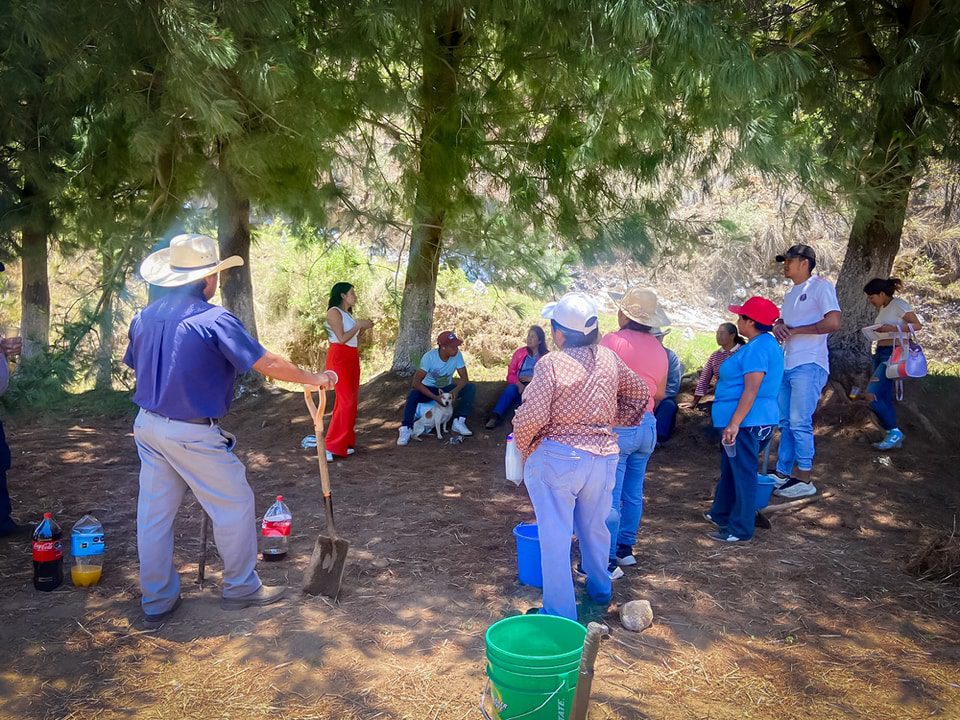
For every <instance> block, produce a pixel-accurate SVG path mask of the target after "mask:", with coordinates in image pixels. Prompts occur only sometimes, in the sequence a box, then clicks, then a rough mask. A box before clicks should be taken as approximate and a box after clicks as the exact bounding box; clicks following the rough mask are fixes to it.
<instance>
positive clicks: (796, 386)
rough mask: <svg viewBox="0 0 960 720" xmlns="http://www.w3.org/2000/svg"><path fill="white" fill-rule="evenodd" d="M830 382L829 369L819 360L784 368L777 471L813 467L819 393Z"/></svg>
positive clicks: (780, 400) (784, 473)
mask: <svg viewBox="0 0 960 720" xmlns="http://www.w3.org/2000/svg"><path fill="white" fill-rule="evenodd" d="M826 384H827V371H826V370H824V369H823V368H822V367H820V366H819V365H817V364H816V363H805V364H803V365H797V367H795V368H790V369H789V370H784V372H783V382H781V383H780V396H779V398H778V401H779V404H780V447H779V449H778V450H777V472H779V473H781V474H783V475H790V474H792V473H793V466H794V465H796V466H797V468H798V469H800V470H812V469H813V456H814V447H813V413H814V412H815V411H816V409H817V405H818V404H819V403H820V393H821V392H823V386H824V385H826Z"/></svg>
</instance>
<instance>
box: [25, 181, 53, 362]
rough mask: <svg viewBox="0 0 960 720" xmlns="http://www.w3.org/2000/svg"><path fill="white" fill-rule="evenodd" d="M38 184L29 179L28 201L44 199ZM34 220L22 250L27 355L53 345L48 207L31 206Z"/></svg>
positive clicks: (36, 353) (26, 201) (26, 188)
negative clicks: (38, 189)
mask: <svg viewBox="0 0 960 720" xmlns="http://www.w3.org/2000/svg"><path fill="white" fill-rule="evenodd" d="M38 196H39V193H38V192H37V189H36V187H35V186H34V185H33V184H32V183H30V182H29V181H28V182H27V183H26V185H25V187H24V190H23V199H24V202H25V203H26V204H29V203H31V202H37V203H44V205H45V201H43V200H40V199H38ZM31 214H32V216H33V218H36V219H34V220H31V222H30V223H29V224H28V225H27V226H26V227H25V228H24V229H23V233H22V247H21V251H20V259H21V265H20V272H21V278H22V283H21V290H20V308H21V311H20V312H21V318H20V335H21V336H23V340H24V341H23V356H24V357H25V358H30V357H33V356H35V355H38V354H40V353H43V352H46V351H47V350H49V349H50V280H49V278H48V276H47V262H48V255H49V253H48V247H47V241H48V234H49V233H48V229H47V223H46V222H45V221H44V219H43V218H46V217H47V216H48V213H47V209H46V207H44V208H34V209H32V210H31Z"/></svg>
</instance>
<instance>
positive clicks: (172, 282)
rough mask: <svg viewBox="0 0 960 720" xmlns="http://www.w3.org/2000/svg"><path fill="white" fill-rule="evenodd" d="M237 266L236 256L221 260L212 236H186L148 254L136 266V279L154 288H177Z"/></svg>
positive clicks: (177, 237)
mask: <svg viewBox="0 0 960 720" xmlns="http://www.w3.org/2000/svg"><path fill="white" fill-rule="evenodd" d="M240 265H243V258H242V257H240V256H239V255H231V256H230V257H228V258H227V259H226V260H221V259H220V252H219V250H218V249H217V241H216V240H214V239H213V238H212V237H209V236H208V235H193V234H186V235H177V236H176V237H174V238H173V240H171V241H170V247H169V248H165V249H163V250H157V252H155V253H152V254H151V255H148V256H147V259H146V260H144V261H143V263H141V265H140V276H141V277H142V278H143V279H144V280H146V281H147V282H148V283H150V284H151V285H157V286H158V287H180V286H181V285H187V284H188V283H192V282H195V281H197V280H202V279H203V278H205V277H207V276H209V275H216V274H217V273H219V272H220V271H222V270H226V269H227V268H232V267H238V266H240Z"/></svg>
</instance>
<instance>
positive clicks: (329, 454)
mask: <svg viewBox="0 0 960 720" xmlns="http://www.w3.org/2000/svg"><path fill="white" fill-rule="evenodd" d="M354 452H356V451H355V450H354V449H353V448H347V457H350V456H351V455H353V453H354ZM327 462H333V453H332V452H330V451H329V450H327Z"/></svg>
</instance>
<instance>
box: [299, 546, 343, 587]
mask: <svg viewBox="0 0 960 720" xmlns="http://www.w3.org/2000/svg"><path fill="white" fill-rule="evenodd" d="M348 548H349V543H347V541H346V540H344V539H342V538H331V537H327V536H325V535H320V536H319V537H318V538H317V542H316V543H315V544H314V546H313V555H312V556H311V557H310V564H309V565H307V570H306V572H305V573H304V576H303V591H304V592H305V593H307V594H308V595H323V596H325V597H328V598H332V599H334V600H335V599H336V598H337V595H339V594H340V583H341V582H343V571H344V569H345V568H346V563H347V549H348Z"/></svg>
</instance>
